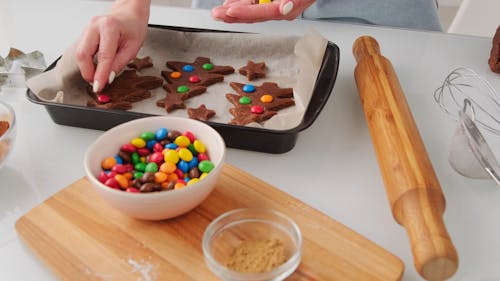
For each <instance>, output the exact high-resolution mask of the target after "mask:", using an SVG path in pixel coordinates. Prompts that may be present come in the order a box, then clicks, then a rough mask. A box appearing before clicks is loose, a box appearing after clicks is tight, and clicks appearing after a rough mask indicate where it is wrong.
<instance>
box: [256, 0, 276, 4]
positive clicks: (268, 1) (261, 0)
mask: <svg viewBox="0 0 500 281" xmlns="http://www.w3.org/2000/svg"><path fill="white" fill-rule="evenodd" d="M271 2H273V0H259V4H267V3H271Z"/></svg>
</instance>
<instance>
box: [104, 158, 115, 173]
mask: <svg viewBox="0 0 500 281" xmlns="http://www.w3.org/2000/svg"><path fill="white" fill-rule="evenodd" d="M114 165H116V159H115V158H114V157H108V158H106V159H104V160H102V162H101V167H102V168H103V169H104V170H109V169H111V168H113V166H114Z"/></svg>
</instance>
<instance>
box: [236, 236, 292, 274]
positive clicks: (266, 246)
mask: <svg viewBox="0 0 500 281" xmlns="http://www.w3.org/2000/svg"><path fill="white" fill-rule="evenodd" d="M287 258H288V254H287V251H286V248H285V245H284V244H283V242H282V241H280V240H278V239H252V240H246V241H243V242H242V243H241V244H240V245H238V247H236V248H235V249H234V251H233V253H232V254H231V256H230V257H229V260H228V262H227V263H226V266H227V267H228V268H230V269H232V270H234V271H238V272H248V273H262V272H267V271H271V270H273V269H274V268H276V267H278V266H280V265H281V264H283V263H285V262H286V260H287Z"/></svg>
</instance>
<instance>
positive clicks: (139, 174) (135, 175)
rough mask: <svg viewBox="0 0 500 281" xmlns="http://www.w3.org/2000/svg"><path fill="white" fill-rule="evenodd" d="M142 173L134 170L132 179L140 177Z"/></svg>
mask: <svg viewBox="0 0 500 281" xmlns="http://www.w3.org/2000/svg"><path fill="white" fill-rule="evenodd" d="M143 175H144V173H143V172H135V173H134V179H140V178H142V176H143Z"/></svg>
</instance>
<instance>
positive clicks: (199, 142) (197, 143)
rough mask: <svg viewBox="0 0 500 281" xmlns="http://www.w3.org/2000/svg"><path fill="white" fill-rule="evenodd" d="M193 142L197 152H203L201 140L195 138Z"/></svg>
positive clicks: (204, 149) (203, 146)
mask: <svg viewBox="0 0 500 281" xmlns="http://www.w3.org/2000/svg"><path fill="white" fill-rule="evenodd" d="M193 144H194V149H196V151H198V153H205V151H206V147H205V144H204V143H203V142H201V141H200V140H195V141H194V142H193Z"/></svg>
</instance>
